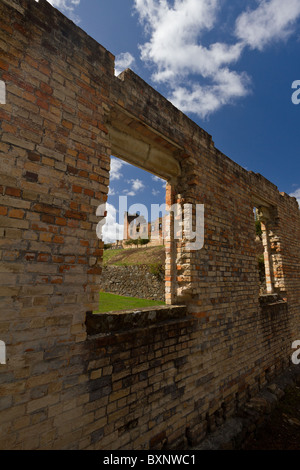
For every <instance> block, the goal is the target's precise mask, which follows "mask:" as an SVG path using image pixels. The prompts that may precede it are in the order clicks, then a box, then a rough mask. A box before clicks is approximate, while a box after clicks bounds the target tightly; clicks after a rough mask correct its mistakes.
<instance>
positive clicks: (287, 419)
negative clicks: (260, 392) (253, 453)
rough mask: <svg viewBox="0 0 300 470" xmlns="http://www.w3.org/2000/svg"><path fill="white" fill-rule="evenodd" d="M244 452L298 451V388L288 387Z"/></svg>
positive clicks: (299, 428)
mask: <svg viewBox="0 0 300 470" xmlns="http://www.w3.org/2000/svg"><path fill="white" fill-rule="evenodd" d="M244 449H245V450H300V387H298V386H294V387H289V388H288V389H287V390H286V394H285V396H284V397H283V398H282V399H281V400H280V401H279V403H278V405H277V406H276V408H275V409H274V410H273V412H272V413H271V415H270V417H269V420H268V422H267V423H266V424H265V425H264V426H263V427H262V428H261V429H260V430H259V431H258V432H257V435H256V436H255V438H252V439H251V440H249V441H248V442H247V445H246V446H245V447H244Z"/></svg>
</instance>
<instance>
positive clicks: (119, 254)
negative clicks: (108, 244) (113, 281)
mask: <svg viewBox="0 0 300 470" xmlns="http://www.w3.org/2000/svg"><path fill="white" fill-rule="evenodd" d="M139 264H145V265H148V266H150V265H156V264H161V265H164V264H165V247H164V246H153V247H149V248H147V247H140V248H128V249H126V250H122V249H120V250H110V249H108V250H104V253H103V265H104V266H109V265H115V266H120V265H123V266H124V265H126V266H134V265H139Z"/></svg>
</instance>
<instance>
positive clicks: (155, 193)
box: [152, 188, 160, 196]
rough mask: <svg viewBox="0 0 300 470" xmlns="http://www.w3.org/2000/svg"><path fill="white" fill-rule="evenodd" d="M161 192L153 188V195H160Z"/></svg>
mask: <svg viewBox="0 0 300 470" xmlns="http://www.w3.org/2000/svg"><path fill="white" fill-rule="evenodd" d="M159 194H160V191H158V190H156V189H154V188H153V189H152V195H153V196H158V195H159Z"/></svg>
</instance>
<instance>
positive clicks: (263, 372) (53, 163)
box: [0, 0, 300, 449]
mask: <svg viewBox="0 0 300 470" xmlns="http://www.w3.org/2000/svg"><path fill="white" fill-rule="evenodd" d="M0 17H1V37H0V39H1V43H0V46H1V48H2V58H1V61H0V80H2V81H3V82H4V83H5V86H6V104H3V105H0V113H1V119H2V127H1V143H0V152H1V154H0V158H1V181H0V185H1V192H2V197H1V207H0V211H1V212H0V214H1V215H0V226H1V228H0V234H1V287H0V296H1V319H0V339H1V341H4V342H5V345H6V355H7V357H6V364H1V365H0V421H1V434H0V447H1V448H2V449H43V448H49V449H54V448H58V449H71V448H72V449H117V448H133V449H138V448H145V449H146V448H150V447H151V448H161V447H162V446H167V447H171V448H172V447H175V446H178V445H180V446H182V445H183V442H184V438H185V437H187V438H188V439H189V440H190V442H193V443H195V441H197V439H200V438H203V437H204V435H205V432H206V431H207V430H208V431H209V430H213V429H214V427H215V426H216V425H219V424H221V423H222V422H223V421H224V418H227V417H228V416H231V415H232V414H234V413H235V411H236V409H237V408H238V407H239V406H241V405H242V404H243V403H244V402H245V401H246V400H247V398H249V397H250V396H253V395H255V393H257V391H258V390H259V389H260V388H261V387H262V386H263V385H264V384H265V382H266V380H267V379H268V378H269V377H272V375H274V374H277V373H279V371H280V370H282V368H284V367H285V366H286V364H287V363H288V361H289V358H290V355H291V352H292V351H291V344H292V341H293V340H296V339H299V334H300V332H299V315H300V305H299V302H300V279H299V262H300V261H299V260H300V253H299V239H300V219H299V207H298V205H297V202H296V200H295V199H293V198H290V197H289V196H287V195H285V194H281V193H279V191H278V189H277V187H276V186H274V185H273V184H272V183H270V182H269V181H267V180H266V179H265V178H263V177H261V176H260V175H257V174H254V173H252V172H248V171H246V170H245V169H243V168H241V167H240V166H239V165H237V164H236V163H234V162H233V161H232V160H230V159H229V158H228V157H226V156H225V155H223V154H222V153H221V152H220V151H218V150H217V149H216V148H215V147H214V144H213V141H212V138H211V137H210V136H209V135H208V134H207V133H206V132H205V131H204V130H202V129H200V128H199V127H198V126H197V125H196V124H195V123H194V122H192V121H191V120H190V119H189V118H187V117H186V116H185V115H184V114H183V113H181V112H180V111H179V110H177V109H175V108H174V107H173V106H172V104H171V103H169V102H168V101H167V100H166V99H165V98H163V97H162V96H161V95H160V94H159V93H157V92H156V91H155V90H154V89H152V88H151V87H150V86H149V85H147V84H146V83H145V82H144V81H143V80H142V79H140V78H139V77H138V76H137V75H135V74H134V73H133V72H132V71H130V70H127V71H125V72H124V73H122V74H121V75H120V77H118V78H117V77H114V58H113V56H112V55H111V54H110V53H109V52H108V51H106V50H105V49H104V48H103V47H102V46H101V45H99V44H97V43H96V42H95V41H94V40H93V39H91V38H90V37H88V36H87V35H86V34H85V33H84V32H83V31H82V30H81V29H80V28H78V27H77V26H75V25H74V24H73V23H72V22H70V21H69V20H67V19H66V18H65V17H64V16H63V15H62V14H61V13H59V12H58V11H57V10H55V9H54V8H52V7H51V6H50V5H49V4H48V3H47V2H46V1H44V0H41V1H40V2H38V3H37V2H35V1H34V0H14V1H11V2H8V1H7V0H2V2H1V3H0ZM124 136H126V138H125V137H124ZM122 139H123V142H125V143H126V145H127V148H126V149H125V150H126V152H125V157H126V158H127V159H128V160H129V161H134V162H135V163H137V162H138V159H139V158H140V166H141V167H142V168H145V169H148V170H151V169H152V170H153V171H154V172H155V173H156V174H159V175H160V176H162V177H165V178H166V179H167V180H168V185H167V201H168V203H170V204H171V203H173V202H179V203H181V204H184V203H192V204H204V207H205V227H204V228H205V240H204V246H203V248H202V249H201V250H195V251H188V250H187V248H186V241H185V240H177V241H174V240H173V239H172V238H171V240H170V241H168V242H167V243H166V258H167V262H166V299H167V301H168V302H169V303H170V302H171V301H172V302H173V303H177V304H181V305H182V306H185V307H184V308H183V307H180V308H182V310H179V312H180V315H179V314H178V311H177V310H176V309H175V310H173V309H172V308H169V307H167V309H168V310H167V314H165V316H163V317H162V318H161V317H160V316H159V314H156V313H155V314H149V321H148V322H146V324H145V323H144V317H143V316H138V317H137V316H136V315H134V314H133V315H132V323H130V322H129V324H127V325H126V329H125V330H124V329H123V330H122V329H121V330H120V331H118V330H116V329H115V328H114V329H113V330H111V329H110V326H109V324H108V327H107V331H106V333H104V334H103V331H102V332H101V334H100V336H99V335H96V336H95V335H94V334H89V335H87V329H86V323H85V322H86V318H88V317H89V315H90V314H89V315H88V317H87V315H86V312H88V311H89V312H90V311H92V310H93V309H96V308H97V303H98V292H99V290H100V289H101V280H100V274H101V258H102V242H100V241H99V240H98V238H97V236H96V226H97V223H98V222H99V220H101V219H100V218H99V217H97V216H96V209H97V207H98V205H99V204H101V203H102V202H105V201H106V199H107V192H108V183H109V160H110V155H111V152H112V150H111V149H114V151H115V154H116V156H118V152H122V146H121V144H122ZM124 139H125V140H124ZM139 149H140V151H139ZM143 150H147V151H148V153H147V158H146V156H145V155H144V154H143ZM121 156H122V155H121ZM131 158H132V160H131ZM149 166H150V167H149ZM257 205H260V206H262V207H265V206H266V207H267V208H268V210H269V212H270V213H271V219H270V221H268V226H267V231H268V237H269V240H270V246H271V253H270V254H269V257H270V260H271V262H272V266H273V277H274V279H273V285H272V289H274V290H275V292H276V293H277V294H278V295H280V296H281V300H280V301H279V302H278V305H277V304H276V302H275V305H273V306H272V307H265V306H263V307H262V306H261V304H260V301H259V273H258V268H257V261H256V247H255V227H254V220H253V207H254V206H257ZM175 312H177V313H175ZM141 319H143V321H142V322H141ZM156 319H157V322H155V320H156ZM99 321H100V322H101V318H100V319H99ZM140 322H141V323H140ZM123 324H124V322H123ZM141 400H144V401H143V406H140V403H141Z"/></svg>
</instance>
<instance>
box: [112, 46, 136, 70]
mask: <svg viewBox="0 0 300 470" xmlns="http://www.w3.org/2000/svg"><path fill="white" fill-rule="evenodd" d="M134 62H135V59H134V57H133V55H132V54H130V52H122V53H121V54H119V55H117V56H116V60H115V75H119V74H120V73H121V72H123V70H125V69H127V68H129V67H132V65H133V64H134Z"/></svg>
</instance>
